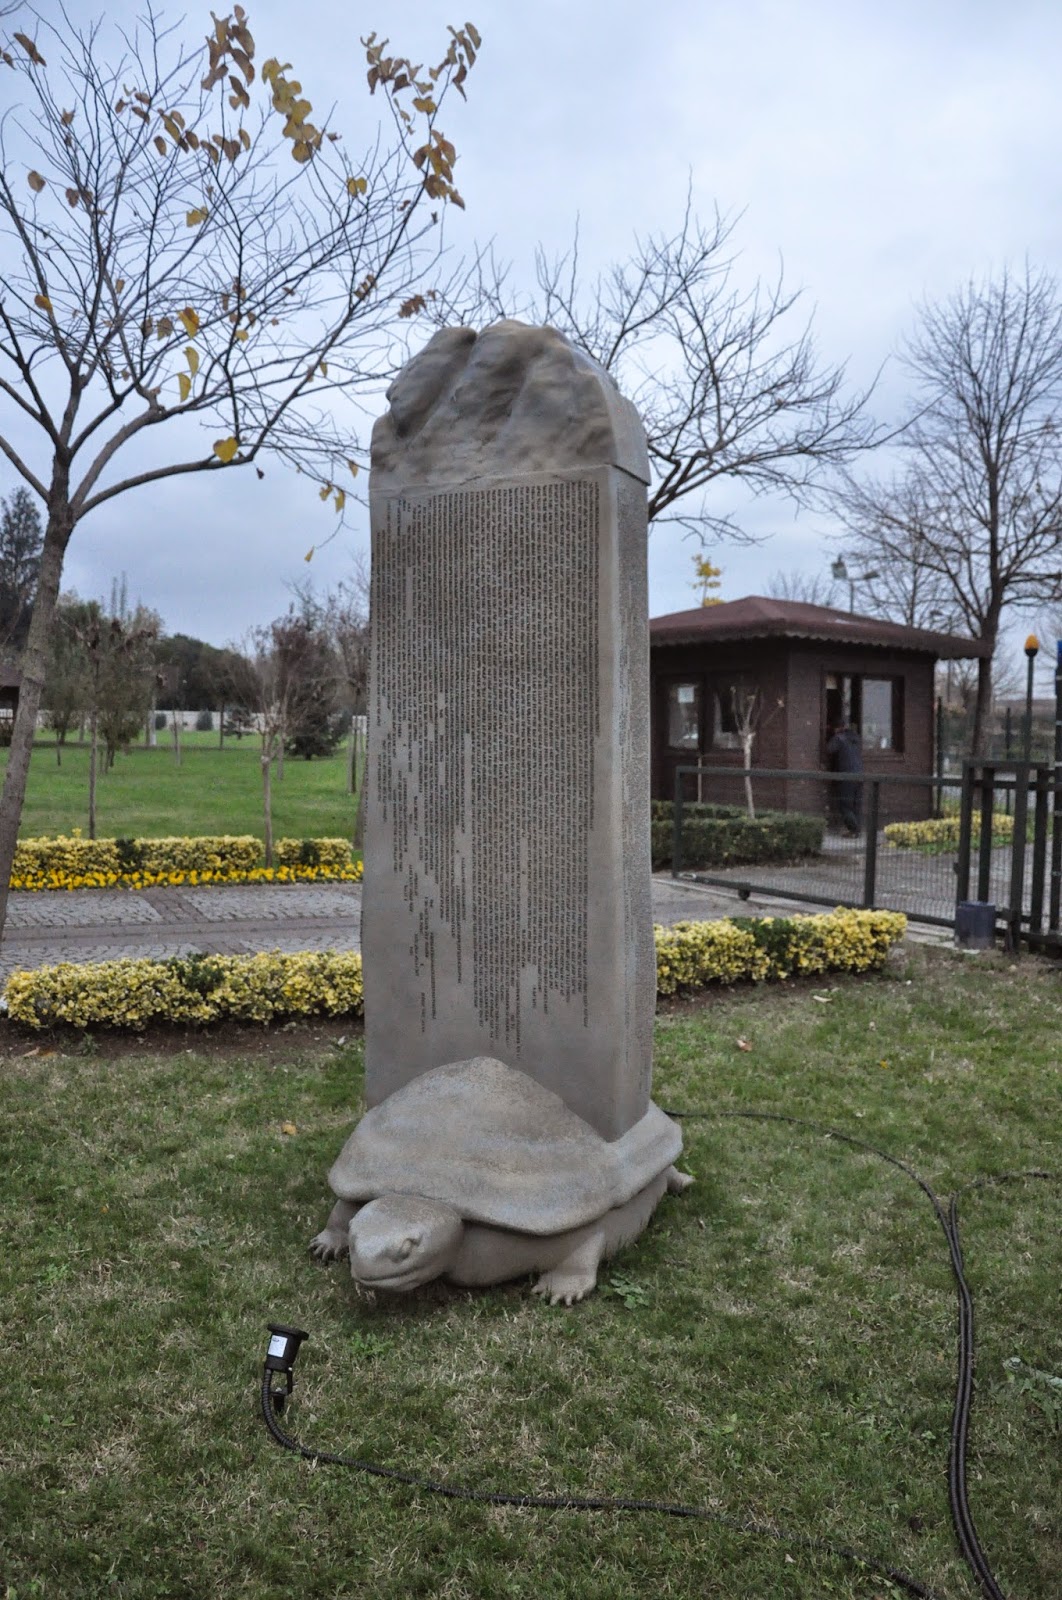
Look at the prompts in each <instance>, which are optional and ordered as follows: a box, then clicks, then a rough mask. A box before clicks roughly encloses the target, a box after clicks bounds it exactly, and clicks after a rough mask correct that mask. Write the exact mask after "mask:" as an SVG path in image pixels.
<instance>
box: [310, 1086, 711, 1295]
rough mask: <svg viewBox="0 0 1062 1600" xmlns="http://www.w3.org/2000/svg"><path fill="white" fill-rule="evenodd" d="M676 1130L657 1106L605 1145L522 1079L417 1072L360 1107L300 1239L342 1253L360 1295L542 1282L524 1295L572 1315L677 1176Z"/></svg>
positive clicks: (678, 1184) (325, 1252)
mask: <svg viewBox="0 0 1062 1600" xmlns="http://www.w3.org/2000/svg"><path fill="white" fill-rule="evenodd" d="M681 1149H682V1134H681V1132H680V1130H679V1128H678V1126H677V1125H676V1124H675V1123H674V1122H672V1121H671V1119H670V1117H667V1116H665V1115H664V1113H663V1112H662V1111H661V1110H660V1109H659V1108H658V1107H657V1106H654V1105H650V1107H649V1110H648V1111H647V1112H646V1114H645V1116H644V1117H642V1118H641V1120H640V1121H639V1122H637V1123H635V1125H634V1126H633V1127H632V1128H630V1129H629V1130H628V1131H627V1132H626V1133H625V1134H624V1135H623V1136H622V1137H621V1138H619V1139H615V1140H612V1141H609V1140H606V1139H603V1138H602V1137H601V1136H600V1134H598V1133H596V1132H595V1131H594V1129H593V1128H591V1127H590V1125H589V1123H587V1122H584V1121H583V1119H582V1118H581V1117H579V1116H576V1114H575V1112H574V1111H571V1110H570V1109H569V1108H568V1107H567V1106H566V1105H565V1104H564V1101H563V1100H562V1099H561V1098H560V1096H559V1095H556V1094H553V1093H552V1092H551V1091H550V1090H549V1089H545V1088H543V1087H542V1085H541V1084H539V1083H536V1082H535V1080H534V1079H533V1078H530V1077H528V1076H527V1074H526V1073H524V1072H520V1071H518V1070H517V1069H516V1068H514V1067H508V1066H506V1065H505V1063H504V1062H501V1061H496V1060H494V1059H493V1058H492V1057H490V1056H475V1057H473V1058H472V1059H471V1060H470V1061H457V1062H451V1063H448V1064H447V1065H445V1066H441V1067H435V1068H433V1069H432V1070H431V1071H429V1072H424V1073H422V1074H421V1075H420V1076H419V1077H417V1078H414V1079H413V1080H412V1082H410V1083H408V1084H406V1085H405V1086H404V1088H401V1089H398V1090H396V1091H395V1093H394V1094H392V1095H389V1096H388V1098H387V1099H386V1100H384V1101H383V1102H382V1103H381V1104H380V1105H378V1106H375V1107H374V1108H373V1109H372V1110H371V1111H368V1112H367V1113H366V1114H365V1116H364V1117H363V1118H362V1120H361V1121H360V1122H359V1123H358V1126H357V1127H356V1128H355V1129H354V1132H353V1133H352V1134H351V1136H350V1138H349V1139H348V1140H347V1142H346V1144H345V1145H344V1146H343V1149H342V1150H341V1151H340V1153H339V1156H338V1158H337V1159H336V1162H335V1164H334V1165H333V1167H332V1170H331V1172H330V1173H329V1175H328V1181H329V1184H330V1185H331V1188H332V1190H333V1192H334V1193H335V1194H336V1195H337V1196H338V1198H337V1201H336V1204H335V1206H334V1207H333V1208H332V1212H331V1215H330V1216H329V1218H328V1221H327V1223H326V1224H325V1226H324V1228H323V1229H322V1230H321V1232H320V1233H319V1234H317V1236H316V1238H314V1239H313V1240H312V1241H311V1243H310V1249H311V1251H312V1252H313V1254H314V1255H315V1256H317V1257H318V1259H320V1260H322V1261H327V1260H330V1259H332V1258H333V1257H335V1256H341V1255H343V1254H345V1253H347V1252H349V1254H350V1270H351V1273H352V1274H353V1276H354V1278H355V1279H356V1281H357V1282H358V1283H361V1284H364V1285H365V1287H366V1288H372V1289H389V1290H407V1289H414V1288H416V1287H417V1286H418V1285H419V1284H422V1283H427V1282H428V1281H429V1280H430V1279H432V1278H437V1277H445V1278H448V1279H449V1280H450V1281H451V1282H452V1283H458V1284H463V1285H486V1284H491V1283H502V1282H504V1281H505V1280H506V1279H509V1278H519V1277H523V1276H524V1275H525V1274H526V1273H530V1272H539V1273H541V1277H540V1278H539V1280H538V1282H537V1283H536V1284H535V1293H536V1294H541V1295H544V1296H546V1298H547V1299H548V1300H549V1302H550V1304H551V1305H557V1304H558V1303H559V1302H563V1303H564V1305H568V1306H570V1305H572V1304H573V1303H574V1302H575V1301H576V1300H581V1299H582V1298H583V1296H584V1295H587V1294H589V1293H590V1292H591V1290H592V1289H593V1288H594V1287H595V1285H596V1283H597V1270H598V1267H599V1266H600V1264H601V1262H602V1261H603V1260H605V1259H607V1258H608V1257H609V1256H611V1255H613V1254H614V1253H615V1252H616V1251H617V1250H619V1249H621V1248H622V1246H623V1245H625V1244H628V1243H629V1242H630V1241H631V1240H632V1239H634V1238H636V1237H637V1236H638V1234H639V1233H641V1231H642V1229H643V1228H644V1227H645V1226H646V1224H647V1223H648V1221H649V1218H650V1217H651V1216H652V1214H653V1211H654V1209H655V1208H656V1204H657V1202H658V1201H659V1200H660V1198H661V1196H662V1195H663V1194H664V1193H665V1191H670V1192H671V1193H673V1194H677V1193H680V1192H681V1191H682V1190H683V1189H685V1188H686V1187H687V1186H688V1185H689V1184H690V1183H692V1181H693V1180H692V1178H690V1177H688V1176H687V1175H686V1174H684V1173H680V1172H678V1171H676V1169H675V1167H674V1165H673V1162H674V1161H675V1159H676V1158H677V1156H678V1155H679V1153H680V1151H681Z"/></svg>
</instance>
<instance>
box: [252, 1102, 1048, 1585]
mask: <svg viewBox="0 0 1062 1600" xmlns="http://www.w3.org/2000/svg"><path fill="white" fill-rule="evenodd" d="M667 1115H668V1116H671V1117H675V1118H678V1119H680V1120H683V1121H693V1120H698V1121H707V1120H709V1119H713V1120H722V1119H725V1118H734V1119H742V1120H745V1121H749V1122H782V1123H787V1124H788V1125H789V1126H790V1127H794V1128H810V1129H811V1130H812V1131H813V1132H815V1133H821V1134H823V1135H825V1136H826V1137H827V1138H830V1139H836V1140H837V1141H838V1142H839V1143H841V1144H847V1145H850V1146H851V1147H852V1148H853V1149H856V1150H863V1151H866V1152H867V1154H869V1155H874V1156H877V1157H878V1158H879V1159H880V1160H882V1161H886V1162H888V1164H889V1165H890V1166H892V1167H896V1168H898V1169H899V1171H900V1172H902V1173H904V1174H905V1176H906V1177H908V1178H910V1179H911V1181H912V1182H913V1183H916V1184H917V1185H918V1187H919V1188H920V1189H921V1190H922V1193H923V1194H924V1195H925V1196H926V1198H927V1199H928V1200H929V1203H930V1205H931V1206H932V1207H933V1211H934V1213H935V1215H936V1218H937V1221H938V1222H939V1223H940V1226H941V1228H942V1229H943V1231H944V1237H945V1239H946V1240H947V1244H948V1255H949V1260H950V1264H951V1270H952V1275H953V1277H954V1279H955V1285H956V1291H957V1294H958V1303H959V1304H958V1373H957V1381H956V1388H955V1404H954V1407H953V1410H952V1424H951V1442H950V1448H949V1455H948V1499H949V1504H950V1507H951V1516H952V1521H953V1523H954V1525H955V1531H956V1534H957V1536H958V1540H959V1548H960V1550H961V1551H962V1554H963V1558H964V1560H965V1561H966V1563H967V1565H968V1566H969V1567H970V1569H971V1571H972V1572H973V1574H974V1576H975V1577H976V1579H977V1581H978V1583H979V1584H980V1586H981V1588H982V1590H983V1592H984V1593H985V1594H986V1595H987V1596H988V1597H989V1600H1006V1596H1005V1595H1004V1593H1003V1590H1002V1589H1001V1588H1000V1587H999V1584H998V1582H997V1581H996V1578H995V1575H994V1574H993V1572H992V1569H991V1567H990V1566H989V1564H988V1560H987V1557H986V1556H985V1554H984V1551H983V1549H982V1547H981V1542H980V1539H979V1538H978V1535H977V1529H976V1527H975V1525H974V1521H973V1517H972V1515H971V1513H970V1508H969V1503H968V1500H967V1494H966V1443H967V1436H968V1432H969V1424H970V1407H971V1400H972V1395H973V1368H974V1333H973V1301H972V1299H971V1296H970V1289H969V1285H968V1284H967V1282H966V1276H965V1273H964V1271H963V1259H962V1244H961V1240H960V1236H959V1210H958V1199H959V1195H960V1194H963V1193H965V1191H966V1190H967V1189H975V1188H984V1187H988V1186H989V1185H992V1184H997V1183H1018V1182H1023V1181H1025V1180H1027V1179H1030V1178H1032V1179H1037V1178H1039V1179H1047V1180H1053V1179H1054V1178H1055V1174H1053V1173H1050V1172H1041V1171H1031V1172H1005V1173H1000V1174H998V1175H997V1176H990V1177H984V1178H974V1179H972V1180H971V1181H970V1182H969V1183H967V1184H964V1185H963V1187H962V1188H961V1189H960V1190H958V1191H957V1192H956V1193H954V1194H952V1195H951V1196H950V1197H949V1201H948V1205H947V1208H945V1206H944V1204H943V1202H942V1201H941V1200H940V1197H939V1196H938V1195H937V1193H936V1191H935V1190H934V1189H933V1188H932V1186H931V1185H930V1184H929V1183H927V1182H926V1180H925V1179H924V1178H923V1177H921V1176H920V1175H919V1173H917V1172H916V1171H915V1169H914V1168H913V1167H912V1166H909V1165H908V1163H907V1162H906V1161H901V1160H900V1159H899V1157H898V1156H893V1155H890V1154H889V1152H888V1151H887V1150H881V1149H879V1148H878V1146H877V1145H874V1144H870V1143H869V1142H868V1141H867V1140H866V1139H857V1138H855V1137H853V1135H851V1134H848V1133H841V1132H840V1131H839V1130H838V1129H836V1128H828V1127H826V1126H825V1125H824V1124H823V1123H820V1122H812V1121H810V1120H809V1119H808V1118H804V1117H793V1116H788V1115H786V1114H785V1113H783V1112H779V1111H677V1110H669V1111H668V1112H667ZM304 1337H305V1335H299V1336H298V1341H297V1342H296V1345H295V1352H294V1353H297V1348H298V1343H299V1342H301V1339H302V1338H304ZM294 1353H293V1354H292V1357H291V1360H292V1361H293V1360H294ZM284 1376H285V1380H286V1387H285V1388H279V1387H274V1380H275V1378H276V1367H275V1366H273V1367H272V1368H271V1366H270V1364H269V1362H268V1358H267V1365H266V1366H265V1368H264V1370H263V1373H262V1389H261V1406H262V1417H263V1419H264V1421H265V1425H266V1427H267V1428H268V1430H269V1432H270V1434H271V1435H272V1437H273V1438H274V1439H275V1441H276V1442H277V1444H279V1445H281V1446H282V1447H283V1448H284V1449H285V1450H290V1451H292V1452H293V1453H294V1454H295V1455H298V1456H301V1457H302V1458H303V1459H304V1460H305V1461H310V1462H313V1463H314V1464H317V1463H324V1464H325V1465H331V1466H339V1467H350V1468H352V1469H353V1470H355V1471H357V1472H365V1473H368V1474H370V1475H371V1476H372V1477H375V1478H385V1479H387V1480H388V1481H389V1482H391V1483H400V1484H404V1485H406V1487H407V1488H411V1489H421V1490H424V1491H425V1492H426V1493H429V1494H438V1495H443V1496H444V1497H445V1498H446V1499H449V1500H465V1501H471V1502H473V1503H475V1504H477V1505H492V1506H515V1507H518V1508H521V1509H525V1510H542V1511H620V1512H634V1513H655V1514H656V1515H659V1516H668V1517H685V1518H692V1519H696V1520H699V1521H705V1522H714V1523H716V1524H718V1525H719V1526H722V1527H725V1528H729V1529H731V1530H732V1531H734V1532H736V1533H743V1534H749V1535H752V1536H754V1537H759V1538H769V1539H776V1540H778V1541H779V1542H780V1543H783V1544H791V1545H793V1546H794V1547H796V1548H799V1549H801V1550H806V1551H808V1552H809V1553H812V1554H819V1555H828V1556H831V1557H834V1558H835V1559H839V1560H843V1561H847V1562H849V1563H851V1564H853V1565H855V1566H857V1567H862V1568H863V1569H864V1570H865V1571H867V1572H870V1573H873V1574H875V1575H876V1576H878V1577H884V1578H888V1579H890V1580H891V1581H892V1582H893V1583H895V1584H896V1585H898V1586H899V1587H900V1588H901V1589H904V1590H906V1591H907V1593H908V1594H912V1595H916V1596H919V1597H920V1600H940V1597H938V1596H937V1595H935V1594H934V1592H933V1591H932V1590H931V1589H928V1588H926V1586H925V1585H924V1584H922V1583H919V1581H918V1580H917V1579H916V1578H912V1577H911V1575H910V1574H909V1573H906V1572H902V1571H900V1570H899V1569H898V1568H896V1567H891V1566H889V1565H888V1564H887V1563H886V1562H882V1561H877V1560H876V1559H874V1558H872V1557H870V1556H866V1555H864V1554H862V1553H861V1552H860V1551H858V1550H853V1549H852V1548H851V1547H850V1546H848V1545H839V1544H833V1543H831V1542H830V1541H829V1540H827V1539H817V1538H815V1537H813V1536H812V1535H810V1534H803V1533H793V1532H790V1531H788V1530H786V1529H784V1528H776V1527H773V1526H772V1525H771V1524H770V1523H767V1522H758V1521H756V1520H755V1519H754V1518H744V1519H742V1518H738V1517H728V1516H725V1515H724V1514H723V1513H722V1512H718V1511H712V1510H710V1509H709V1508H708V1507H706V1506H690V1505H683V1504H681V1503H677V1502H671V1501H666V1500H628V1499H622V1498H611V1497H605V1496H582V1495H536V1494H522V1493H518V1492H513V1491H510V1490H503V1489H466V1488H463V1487H461V1486H460V1485H458V1484H450V1483H437V1482H435V1481H434V1480H433V1479H431V1478H424V1477H420V1476H419V1475H418V1474H416V1473H412V1472H403V1471H401V1470H399V1469H398V1468H396V1467H382V1466H379V1465H378V1464H377V1463H376V1462H372V1461H362V1460H360V1459H358V1458H357V1457H355V1456H346V1455H340V1454H337V1453H336V1452H334V1451H331V1450H316V1449H311V1448H310V1447H309V1446H307V1445H304V1444H300V1443H299V1441H298V1440H297V1439H294V1438H292V1436H291V1435H290V1434H289V1433H287V1432H286V1431H285V1429H284V1428H283V1427H282V1426H281V1424H280V1422H279V1420H278V1419H279V1414H280V1412H281V1411H282V1410H283V1409H284V1405H285V1402H286V1400H287V1397H288V1396H289V1395H290V1394H291V1390H292V1373H291V1366H290V1364H289V1365H288V1367H287V1371H286V1372H285V1374H284Z"/></svg>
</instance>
